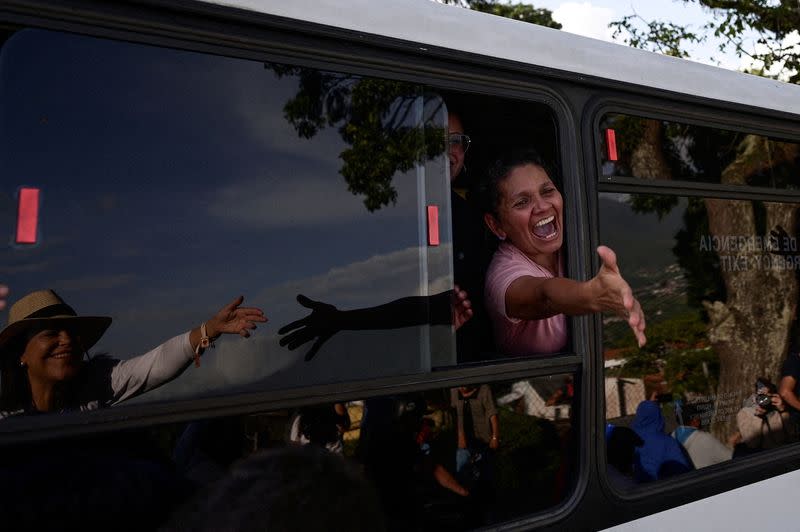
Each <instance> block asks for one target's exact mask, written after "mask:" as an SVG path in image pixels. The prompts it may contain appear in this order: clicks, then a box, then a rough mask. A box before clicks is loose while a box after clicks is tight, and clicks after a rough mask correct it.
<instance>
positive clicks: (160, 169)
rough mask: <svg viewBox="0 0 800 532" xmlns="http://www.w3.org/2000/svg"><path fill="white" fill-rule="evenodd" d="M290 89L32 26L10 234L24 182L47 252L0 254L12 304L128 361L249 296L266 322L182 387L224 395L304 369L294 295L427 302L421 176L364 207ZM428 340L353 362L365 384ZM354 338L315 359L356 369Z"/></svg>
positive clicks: (16, 132)
mask: <svg viewBox="0 0 800 532" xmlns="http://www.w3.org/2000/svg"><path fill="white" fill-rule="evenodd" d="M54 88H56V89H57V90H54ZM296 89H297V82H296V80H294V79H291V78H284V79H280V80H279V79H277V78H276V77H275V76H274V75H273V74H272V73H271V72H270V71H269V70H266V69H265V68H264V67H263V65H262V64H261V63H259V62H254V61H245V60H237V59H230V58H220V57H215V56H206V55H202V54H197V53H190V52H185V51H177V50H164V49H157V48H152V47H146V46H141V45H135V44H128V43H116V42H110V41H101V40H99V39H91V38H86V37H79V36H71V35H65V34H57V33H49V32H42V31H36V30H26V31H23V32H20V33H18V34H16V35H15V36H13V37H12V38H11V39H10V40H9V41H8V42H7V43H6V44H5V45H4V47H3V49H2V55H0V98H1V99H2V100H0V101H2V102H3V103H2V108H0V168H2V172H3V180H2V182H3V183H4V185H3V187H2V190H1V191H0V221H2V223H3V227H5V228H6V231H7V233H6V234H8V235H13V231H14V216H15V209H16V206H15V199H14V194H15V192H16V189H17V187H18V186H20V185H30V186H36V187H40V188H41V189H42V205H41V211H40V234H41V242H40V243H39V244H38V245H37V246H34V247H30V248H14V247H13V246H9V247H6V248H5V249H3V250H2V251H0V264H3V271H4V272H5V275H4V276H3V279H2V281H6V282H8V283H9V284H10V286H11V289H12V291H13V293H12V297H11V300H12V301H14V300H16V299H17V298H18V297H20V296H22V295H24V294H25V293H28V292H29V291H31V290H35V289H39V288H44V287H53V288H55V289H56V290H57V291H59V292H60V293H61V294H62V295H63V296H64V297H65V299H67V300H68V302H70V303H72V304H73V306H75V308H76V309H77V310H78V311H79V312H80V313H84V314H89V313H91V314H104V315H105V314H107V315H111V316H113V317H114V319H115V323H114V325H112V327H111V329H110V330H109V332H108V333H107V334H106V336H105V337H104V338H103V339H102V340H101V342H100V344H98V349H100V350H108V351H111V352H112V353H113V354H115V355H118V356H128V355H131V354H136V353H139V352H142V350H143V349H145V348H147V347H152V346H154V345H156V344H157V343H158V342H160V341H162V340H164V339H166V338H168V337H169V336H172V335H174V334H177V333H179V332H181V331H183V330H185V329H187V328H189V327H190V326H192V325H196V324H198V323H199V322H200V321H202V320H203V319H205V318H207V317H209V316H210V315H211V314H212V313H213V312H214V311H215V310H216V309H218V308H219V307H220V306H222V304H224V303H226V302H228V301H229V300H230V299H232V298H233V297H234V296H236V295H238V294H244V295H245V297H246V298H247V299H246V302H247V303H251V304H254V305H258V306H261V307H263V308H264V310H265V311H266V312H267V314H268V316H269V318H270V323H269V324H267V325H266V326H265V327H263V329H264V330H263V331H259V333H260V334H259V336H258V337H257V338H256V339H254V340H252V341H250V342H248V343H247V344H245V345H246V346H247V347H246V349H247V352H246V353H244V354H243V355H242V356H241V357H240V359H239V362H237V364H234V365H231V364H226V363H225V362H224V361H222V359H223V357H222V356H221V355H222V354H223V353H224V352H225V350H226V349H229V348H230V347H229V346H235V345H236V344H234V343H233V342H236V341H237V340H238V339H232V340H230V341H228V342H225V343H223V345H222V346H221V347H220V348H218V349H217V350H216V352H212V353H213V354H212V355H211V356H209V357H208V359H209V360H208V362H207V364H206V365H205V366H206V367H205V368H204V373H202V374H201V372H196V375H191V376H190V375H186V376H184V377H183V378H182V379H179V381H176V382H181V381H184V383H183V385H181V388H183V387H186V386H194V385H201V384H202V385H205V386H208V387H213V388H218V387H219V386H220V385H223V384H225V383H231V384H235V383H236V382H238V381H239V380H240V379H242V380H245V381H248V382H251V381H253V380H256V379H257V377H259V376H264V375H268V374H270V373H272V372H274V371H276V370H277V369H281V368H287V367H289V366H291V364H293V363H294V362H296V361H297V358H298V357H299V358H300V359H301V360H302V355H303V353H304V352H305V349H301V350H300V352H299V353H291V354H290V353H289V352H288V351H286V350H283V349H280V348H279V347H278V346H277V340H276V338H275V334H276V333H275V331H277V329H278V328H279V327H280V326H281V325H283V324H285V323H287V322H288V321H291V320H294V319H297V318H300V317H302V316H304V315H305V314H306V313H307V311H306V310H305V309H302V308H301V307H300V306H299V305H298V304H297V303H296V302H295V301H294V297H295V296H296V294H297V293H299V292H302V293H304V294H306V295H308V296H309V297H312V298H318V299H320V300H324V301H327V302H330V303H333V304H336V305H339V306H341V307H344V308H353V307H355V306H367V305H375V304H380V303H384V302H386V301H389V300H392V299H395V298H398V297H403V296H408V295H415V294H418V293H419V292H420V286H419V282H420V279H419V258H420V248H419V234H418V228H417V205H416V187H417V183H416V177H415V173H414V171H413V170H412V171H411V172H408V173H406V174H400V175H396V176H395V178H394V186H395V188H396V189H397V192H398V201H397V204H396V205H390V206H388V207H384V208H382V209H380V210H378V211H376V212H374V213H369V212H367V210H366V209H365V207H364V205H363V198H361V197H357V196H354V195H352V194H351V193H349V192H348V191H347V185H346V183H345V181H344V179H343V178H342V176H341V175H340V174H339V166H340V164H341V161H340V160H339V153H340V152H341V151H342V149H343V147H344V143H343V142H342V141H341V139H340V138H339V136H338V134H337V132H336V130H335V128H334V129H331V128H329V129H326V130H323V131H322V132H321V133H319V134H318V135H317V136H316V137H314V138H313V139H311V140H306V139H300V138H298V136H297V134H296V132H295V131H294V129H293V128H292V126H291V125H290V124H288V123H287V121H286V120H285V119H284V117H283V105H284V103H285V102H286V101H287V100H288V99H289V98H290V97H292V96H293V95H294V93H295V91H296ZM441 166H442V168H443V167H444V165H441ZM442 175H443V174H442ZM443 284H447V283H443ZM5 317H6V314H5V313H4V314H3V321H4V322H5ZM419 334H420V332H419V330H417V329H416V328H410V329H407V330H405V331H393V332H391V333H380V334H378V333H373V335H372V340H371V341H372V342H373V344H374V345H373V347H372V348H369V347H368V345H365V346H364V350H363V351H364V352H365V353H369V354H370V356H372V357H373V359H372V360H367V359H366V358H364V357H361V356H352V357H351V358H350V360H351V361H352V363H354V364H362V363H364V364H366V366H365V367H364V371H363V374H364V376H366V375H368V374H370V372H373V373H374V372H375V371H376V369H375V368H377V367H380V366H381V365H380V364H376V363H375V359H374V355H375V353H381V354H382V356H383V357H391V356H392V355H396V357H397V358H398V362H397V363H395V362H392V363H391V364H394V365H395V366H398V367H399V366H408V364H409V362H414V361H413V360H409V356H408V355H407V353H408V352H409V351H407V349H409V348H411V349H412V352H413V351H417V350H418V349H419ZM375 335H377V336H375ZM350 336H352V337H356V336H358V334H357V333H349V334H340V335H338V336H337V337H335V338H334V339H333V340H331V341H330V342H329V345H328V344H326V346H325V348H323V351H322V352H321V355H322V354H325V353H326V350H327V351H330V352H333V353H339V354H340V355H341V356H345V357H347V356H348V352H350V351H356V350H357V346H355V345H354V343H353V342H354V341H355V339H354V338H349V337H350ZM369 337H370V335H366V334H363V335H361V336H358V338H359V340H358V341H359V342H362V343H363V342H366V341H368V340H367V338H369ZM388 337H391V338H394V340H392V341H389V340H388ZM380 338H383V340H380ZM392 342H393V343H392ZM392 345H393V346H395V347H396V348H394V347H390V346H392ZM226 346H228V347H226ZM402 349H406V355H405V356H404V355H403V351H402ZM248 353H249V354H248ZM234 355H238V353H235V354H234ZM248 357H250V358H248ZM318 358H320V359H321V360H325V359H326V357H322V356H320V357H318ZM265 359H268V360H269V362H268V363H266V364H263V363H262V361H263V360H265ZM215 360H216V361H215ZM327 360H328V361H330V362H321V363H319V364H318V365H317V366H314V367H315V368H316V369H309V366H310V365H306V366H305V367H304V368H302V371H304V372H306V373H305V376H306V377H308V378H310V379H311V380H312V381H313V379H314V378H315V376H316V377H319V378H320V379H322V380H325V378H328V379H330V378H331V375H334V376H335V375H336V374H337V373H338V374H340V375H341V374H342V373H343V371H342V369H347V368H341V367H339V370H338V371H337V365H338V366H341V364H342V359H341V358H338V357H336V356H333V355H331V354H329V356H328V357H327ZM349 363H350V362H348V364H349ZM386 364H387V365H388V364H389V362H386ZM411 369H413V368H411V367H402V368H399V369H398V370H399V371H409V370H411ZM298 371H299V370H298ZM331 371H333V373H331ZM189 373H192V372H191V371H190V372H189ZM379 373H380V372H379ZM296 377H297V378H298V380H299V378H300V374H299V373H298V375H296ZM201 379H202V381H201ZM195 389H197V388H195Z"/></svg>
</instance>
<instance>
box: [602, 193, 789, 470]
mask: <svg viewBox="0 0 800 532" xmlns="http://www.w3.org/2000/svg"><path fill="white" fill-rule="evenodd" d="M599 199H600V203H599V212H600V237H601V241H602V242H603V243H606V244H608V245H611V246H616V247H617V248H618V249H619V250H620V252H621V253H620V256H622V257H624V260H625V263H624V265H625V266H626V267H627V268H628V269H629V270H630V271H632V272H635V273H634V275H633V276H632V277H631V278H630V280H631V286H632V288H633V290H634V293H635V294H636V295H637V297H638V298H639V299H640V301H641V302H642V306H643V307H644V308H645V310H646V312H647V316H648V324H647V332H648V342H647V345H646V346H645V347H644V348H638V347H637V346H635V345H633V344H632V343H631V342H630V340H629V338H627V337H626V336H625V335H624V334H623V333H624V332H625V327H623V325H622V324H621V323H620V320H619V319H617V318H616V317H613V316H606V317H605V318H604V320H603V324H604V327H603V344H604V350H603V355H604V361H605V393H606V418H607V421H608V423H609V424H610V428H609V430H610V431H611V430H612V429H614V428H620V427H621V428H622V429H623V430H619V431H617V432H616V435H615V439H614V444H613V445H609V447H608V448H609V453H612V450H613V452H618V453H622V456H628V457H629V458H631V459H632V460H633V461H632V462H629V463H627V464H624V460H623V466H622V467H621V466H620V465H619V464H617V469H620V467H621V468H622V469H623V473H627V474H629V477H630V479H631V480H632V481H633V482H631V484H634V483H641V482H648V481H652V480H657V479H661V478H666V477H668V476H672V475H675V474H678V473H680V472H684V471H688V470H691V469H698V468H703V467H707V466H712V465H714V464H718V463H722V462H726V461H728V460H731V459H739V458H740V457H744V456H747V455H750V454H753V453H756V452H760V451H764V450H767V449H772V448H775V447H779V446H782V445H785V444H787V443H790V442H793V441H796V440H797V428H796V427H797V419H798V412H800V411H799V410H797V408H796V406H795V405H797V406H800V403H795V402H794V401H795V400H796V399H794V397H796V393H797V391H796V385H797V383H798V382H800V374H798V371H797V367H798V358H797V357H798V355H797V346H796V345H794V342H793V339H795V338H796V337H797V332H798V324H797V320H796V312H797V304H798V275H797V274H798V272H800V252H799V251H798V250H797V245H796V240H797V233H796V230H797V229H796V226H795V220H796V215H797V205H796V204H792V203H778V202H761V201H752V200H730V199H715V198H709V197H682V196H662V195H654V194H619V193H601V194H600V198H599ZM626 428H630V429H633V431H632V432H631V431H628V430H627V429H626ZM610 436H611V432H609V433H608V434H607V437H609V438H610ZM654 442H656V443H654ZM657 442H661V443H657ZM607 443H609V440H607ZM659 445H661V447H660V448H659V447H658V446H659ZM626 449H627V450H626ZM656 450H657V452H656ZM667 450H668V452H667ZM626 453H627V454H626ZM614 459H615V460H618V461H619V460H622V459H621V458H620V456H619V455H618V454H617V455H614ZM609 463H610V464H614V462H613V460H612V459H611V457H610V458H609ZM624 465H627V466H629V468H628V469H627V470H625V467H624ZM617 472H619V471H617ZM618 477H619V476H618ZM623 477H624V475H623ZM622 484H623V485H624V484H626V481H623V482H622Z"/></svg>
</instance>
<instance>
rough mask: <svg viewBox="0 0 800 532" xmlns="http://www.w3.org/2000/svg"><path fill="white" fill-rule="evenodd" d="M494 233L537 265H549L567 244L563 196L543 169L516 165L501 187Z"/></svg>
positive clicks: (499, 186) (528, 165) (499, 185)
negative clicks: (564, 244)
mask: <svg viewBox="0 0 800 532" xmlns="http://www.w3.org/2000/svg"><path fill="white" fill-rule="evenodd" d="M498 188H499V192H500V194H499V196H500V202H499V205H498V206H497V218H496V219H495V223H494V225H495V227H491V229H492V231H493V232H494V233H495V234H496V235H497V236H498V237H500V238H505V239H508V241H509V242H511V243H512V244H514V245H515V246H516V247H517V248H518V249H519V250H520V251H522V252H523V253H525V254H526V255H527V256H528V257H530V258H531V259H532V260H534V261H535V262H536V263H537V264H541V265H548V264H550V262H551V259H552V257H553V255H554V254H555V253H556V252H557V251H558V250H559V249H561V245H562V244H563V242H564V236H563V230H562V228H563V227H564V224H563V218H562V215H563V208H564V201H563V198H562V197H561V193H560V192H559V191H558V189H557V188H556V186H555V185H554V184H553V182H552V181H551V180H550V177H549V176H548V175H547V172H545V171H544V169H543V168H541V167H540V166H536V165H534V164H526V165H522V166H517V167H516V168H514V169H513V170H511V172H510V173H509V174H508V176H507V177H506V178H505V179H503V180H502V181H500V183H499V184H498Z"/></svg>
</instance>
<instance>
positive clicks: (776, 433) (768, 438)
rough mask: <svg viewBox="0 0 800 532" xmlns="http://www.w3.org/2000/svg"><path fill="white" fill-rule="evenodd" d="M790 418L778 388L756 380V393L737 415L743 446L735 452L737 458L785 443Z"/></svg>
mask: <svg viewBox="0 0 800 532" xmlns="http://www.w3.org/2000/svg"><path fill="white" fill-rule="evenodd" d="M788 418H789V413H788V412H787V411H786V405H785V404H784V402H783V399H782V398H781V396H780V395H779V394H778V389H777V387H776V386H775V385H774V384H773V383H772V382H770V381H769V379H766V378H764V377H759V378H757V379H756V382H755V393H754V394H752V395H751V396H750V397H748V398H747V399H745V401H744V406H743V407H742V408H741V410H739V412H738V413H737V414H736V424H737V425H738V427H739V433H740V434H741V442H740V443H739V444H737V445H736V448H735V449H734V453H733V456H734V458H736V457H737V456H741V455H743V454H750V453H753V452H757V451H761V450H763V449H773V448H775V447H779V446H781V445H783V444H784V443H786V442H787V441H788V434H787V426H786V424H787V420H788Z"/></svg>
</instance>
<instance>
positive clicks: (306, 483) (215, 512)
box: [161, 445, 386, 532]
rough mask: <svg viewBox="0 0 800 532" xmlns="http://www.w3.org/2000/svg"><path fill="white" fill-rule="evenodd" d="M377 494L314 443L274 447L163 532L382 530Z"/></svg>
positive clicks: (191, 506) (348, 466)
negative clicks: (173, 531)
mask: <svg viewBox="0 0 800 532" xmlns="http://www.w3.org/2000/svg"><path fill="white" fill-rule="evenodd" d="M385 529H386V527H385V523H384V521H383V516H382V514H381V510H380V505H379V503H378V499H377V495H376V494H375V491H374V490H373V488H372V486H371V485H370V484H369V483H368V482H367V481H366V479H365V478H364V477H363V475H362V474H361V473H360V472H359V471H358V470H357V469H356V468H355V466H354V465H352V464H351V463H350V462H348V461H347V459H346V458H344V457H342V456H339V455H335V454H332V453H330V452H328V451H326V450H324V449H322V448H319V447H317V446H314V445H305V446H301V447H295V446H292V447H286V448H281V449H271V450H268V451H262V452H259V453H257V454H253V455H251V456H249V457H248V458H246V459H244V460H242V461H241V462H239V463H238V464H235V465H234V466H233V467H232V468H231V470H230V471H229V472H228V474H227V475H226V476H225V477H223V478H222V479H221V480H220V481H219V482H217V483H216V484H214V485H213V486H212V487H211V488H210V489H208V490H206V491H203V492H201V493H200V494H198V495H197V496H196V497H195V498H194V499H192V501H191V502H190V503H188V504H187V505H186V506H184V507H183V508H181V509H180V510H179V511H178V512H177V513H176V514H175V515H174V516H173V518H172V519H171V520H170V521H169V523H168V524H167V525H165V526H164V527H162V529H161V530H162V531H172V530H175V531H182V532H183V531H185V532H201V531H208V532H211V531H214V532H217V531H225V530H231V531H233V530H235V531H237V532H256V531H263V530H281V531H287V532H295V531H296V532H306V531H308V532H316V531H319V532H322V531H334V532H335V531H342V532H344V531H356V532H359V531H364V532H367V531H378V532H380V531H382V530H385Z"/></svg>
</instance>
